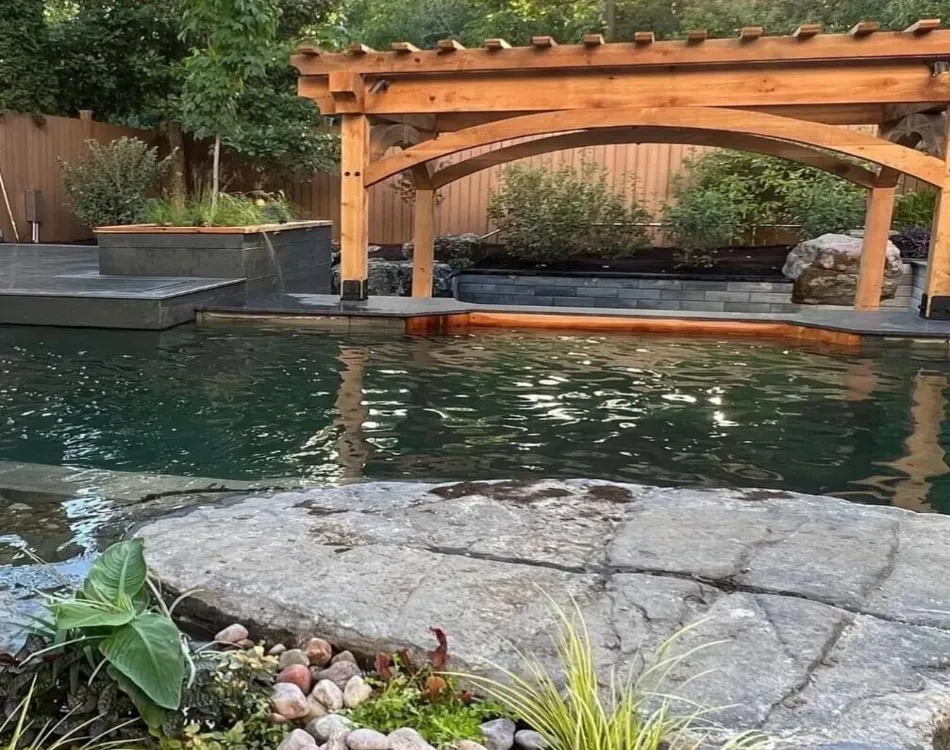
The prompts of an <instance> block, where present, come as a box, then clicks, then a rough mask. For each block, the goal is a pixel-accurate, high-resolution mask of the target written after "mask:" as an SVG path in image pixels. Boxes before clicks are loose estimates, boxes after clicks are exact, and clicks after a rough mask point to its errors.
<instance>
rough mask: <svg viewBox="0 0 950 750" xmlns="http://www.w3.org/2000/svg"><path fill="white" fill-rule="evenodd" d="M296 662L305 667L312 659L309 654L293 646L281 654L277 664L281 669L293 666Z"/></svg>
mask: <svg viewBox="0 0 950 750" xmlns="http://www.w3.org/2000/svg"><path fill="white" fill-rule="evenodd" d="M294 664H300V665H302V666H304V667H307V666H309V665H310V659H308V658H307V655H306V654H305V653H304V652H303V651H301V650H300V649H299V648H291V649H288V650H286V651H284V653H282V654H281V655H280V657H279V658H278V659H277V666H278V667H279V668H280V669H281V670H284V669H287V667H292V666H293V665H294Z"/></svg>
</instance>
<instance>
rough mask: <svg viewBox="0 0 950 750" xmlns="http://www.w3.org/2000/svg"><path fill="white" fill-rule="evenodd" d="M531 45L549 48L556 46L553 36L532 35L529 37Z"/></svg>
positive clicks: (537, 47)
mask: <svg viewBox="0 0 950 750" xmlns="http://www.w3.org/2000/svg"><path fill="white" fill-rule="evenodd" d="M531 46H532V47H535V48H536V49H549V48H551V47H557V42H556V41H554V37H553V36H533V37H531Z"/></svg>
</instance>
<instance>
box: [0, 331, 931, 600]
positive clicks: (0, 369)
mask: <svg viewBox="0 0 950 750" xmlns="http://www.w3.org/2000/svg"><path fill="white" fill-rule="evenodd" d="M943 356H944V355H943V352H941V353H940V354H939V355H936V354H935V355H928V353H927V350H917V349H913V350H911V349H887V350H883V349H882V350H880V351H879V352H872V353H860V354H858V353H848V352H838V351H831V350H809V349H802V348H796V347H792V346H788V345H782V344H774V343H761V342H743V341H736V340H730V341H718V340H712V339H702V340H696V339H693V340H670V339H658V338H644V337H625V336H597V335H586V334H577V335H539V334H537V333H535V332H531V333H485V334H478V335H463V336H454V337H444V338H431V339H430V338H411V337H401V336H393V335H367V336H334V335H329V334H326V333H319V332H314V331H306V330H288V329H280V330H269V331H265V330H260V329H244V328H228V329H224V328H211V329H204V330H201V329H188V328H186V329H179V330H175V331H171V332H166V333H162V334H150V333H128V332H101V331H80V330H48V329H26V328H20V329H0V425H2V426H3V429H2V431H0V460H4V461H22V462H32V463H41V464H52V465H60V466H62V465H68V466H76V467H95V468H107V469H121V470H125V471H147V472H163V473H169V474H181V475H190V476H196V475H200V476H211V477H222V478H229V479H257V478H261V477H282V476H305V477H309V478H311V479H312V480H314V481H315V482H343V481H354V480H360V479H410V478H411V479H423V480H425V479H429V480H450V479H490V478H505V477H530V476H551V477H576V476H588V477H601V478H605V479H614V480H621V481H633V482H647V483H656V484H668V485H705V486H729V485H733V486H744V487H766V488H775V489H788V490H796V491H800V492H810V493H829V494H836V495H840V496H842V497H846V498H849V499H853V500H856V501H860V502H874V503H892V504H895V505H899V506H902V507H906V508H911V509H914V510H937V511H941V512H950V500H948V498H950V495H948V493H947V492H946V488H947V478H948V476H950V475H948V466H947V463H946V457H945V448H946V446H947V444H948V440H950V437H948V436H947V434H946V431H945V429H944V425H945V423H946V421H945V417H946V410H947V385H948V376H950V365H948V363H947V362H945V361H944V359H943ZM0 485H2V475H0ZM0 492H2V490H0ZM0 503H2V504H3V508H0V510H2V519H3V520H2V521H0V523H2V527H0V566H9V565H10V564H11V563H14V562H15V561H17V560H23V559H24V555H23V553H22V549H23V548H29V549H31V550H34V551H35V552H36V554H38V555H40V556H41V557H44V558H45V559H50V560H72V559H74V558H75V556H76V554H77V553H78V552H79V551H81V550H83V549H88V548H89V547H90V546H91V545H93V544H94V539H95V529H96V528H97V526H98V525H99V524H101V523H102V521H103V519H105V518H108V516H109V514H110V513H111V512H112V510H111V507H110V505H109V503H107V502H106V501H104V500H102V499H101V498H97V497H95V496H88V495H87V496H81V497H77V498H74V499H71V500H69V501H67V502H65V503H63V502H60V501H49V500H46V501H44V500H43V499H42V498H33V499H30V498H27V499H26V500H24V498H21V497H15V496H13V494H11V493H6V494H5V495H3V497H2V498H0ZM24 503H25V504H24ZM20 575H23V576H27V577H28V576H29V575H33V574H32V573H28V572H26V571H21V573H20ZM4 580H6V581H7V582H9V581H10V577H9V576H7V577H6V578H5V579H4ZM0 608H2V607H0Z"/></svg>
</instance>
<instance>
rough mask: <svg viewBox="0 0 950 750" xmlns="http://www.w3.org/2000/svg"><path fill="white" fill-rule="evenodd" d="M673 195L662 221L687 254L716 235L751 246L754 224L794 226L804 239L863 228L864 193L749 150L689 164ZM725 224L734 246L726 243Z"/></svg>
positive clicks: (708, 156)
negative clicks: (673, 200) (672, 200)
mask: <svg viewBox="0 0 950 750" xmlns="http://www.w3.org/2000/svg"><path fill="white" fill-rule="evenodd" d="M674 195H675V197H676V201H675V203H672V204H670V205H668V206H666V207H665V208H664V212H663V216H664V221H665V222H666V223H669V224H670V225H671V226H670V231H671V233H672V234H673V236H674V237H676V238H677V242H678V243H679V244H681V246H682V247H683V248H684V249H686V250H694V249H702V248H708V247H710V243H711V242H713V239H711V238H715V242H717V243H721V244H750V243H752V241H753V240H754V236H753V233H754V231H755V228H756V227H771V226H780V225H795V226H797V227H800V228H799V229H798V232H799V235H800V237H801V238H802V239H805V238H808V237H814V236H816V235H819V234H823V233H824V232H840V231H845V230H848V229H853V228H855V227H859V226H861V225H863V223H864V207H865V192H864V190H862V189H861V188H859V187H857V186H855V185H852V184H851V183H849V182H845V181H844V180H842V179H841V178H839V177H835V176H834V175H832V174H828V173H826V172H822V171H820V170H817V169H813V168H811V167H806V166H802V165H801V164H797V163H795V162H790V161H785V160H784V159H778V158H774V157H770V156H759V155H756V154H749V153H745V152H738V151H715V152H713V153H710V154H705V155H703V156H701V157H699V158H697V159H693V160H691V161H690V162H689V164H688V171H687V172H686V173H684V175H683V176H682V177H680V178H678V179H677V180H676V182H675V183H674ZM679 204H684V205H685V208H682V209H678V208H677V206H678V205H679ZM727 206H728V208H727ZM726 226H730V231H729V234H730V235H731V237H732V241H731V242H723V239H724V235H725V234H726Z"/></svg>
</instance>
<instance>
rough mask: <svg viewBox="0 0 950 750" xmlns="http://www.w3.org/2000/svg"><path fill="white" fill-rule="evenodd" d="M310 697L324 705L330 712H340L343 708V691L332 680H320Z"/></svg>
mask: <svg viewBox="0 0 950 750" xmlns="http://www.w3.org/2000/svg"><path fill="white" fill-rule="evenodd" d="M310 697H311V698H313V699H314V700H315V701H319V702H320V703H322V704H323V705H324V706H326V707H327V709H329V710H330V711H339V710H340V709H341V708H343V691H342V690H340V688H339V686H338V685H337V684H336V683H335V682H331V681H330V680H320V682H318V683H317V686H316V687H315V688H314V689H313V692H312V693H310Z"/></svg>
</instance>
